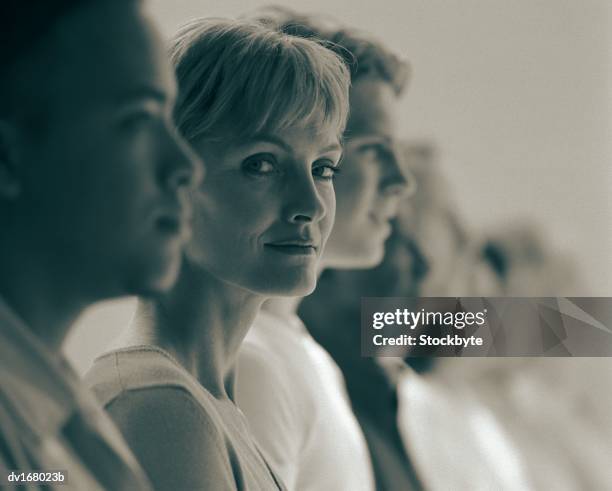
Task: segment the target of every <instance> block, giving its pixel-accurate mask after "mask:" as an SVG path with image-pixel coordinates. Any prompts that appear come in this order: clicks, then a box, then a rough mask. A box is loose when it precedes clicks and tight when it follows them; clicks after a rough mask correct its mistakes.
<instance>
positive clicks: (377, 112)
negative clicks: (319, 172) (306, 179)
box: [324, 78, 411, 268]
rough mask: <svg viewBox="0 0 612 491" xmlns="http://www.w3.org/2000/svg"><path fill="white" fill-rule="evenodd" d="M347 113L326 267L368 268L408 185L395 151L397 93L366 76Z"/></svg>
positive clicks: (354, 89)
mask: <svg viewBox="0 0 612 491" xmlns="http://www.w3.org/2000/svg"><path fill="white" fill-rule="evenodd" d="M350 103H351V112H350V117H349V122H348V126H347V131H346V135H345V142H344V165H343V167H342V175H341V176H339V177H338V179H337V181H336V183H335V186H336V198H337V200H338V209H337V212H336V222H335V225H334V230H333V233H332V235H331V237H330V239H329V243H328V245H327V248H326V250H325V257H324V266H325V267H332V268H369V267H373V266H376V265H377V264H378V263H380V261H381V260H382V258H383V256H384V244H385V240H386V239H387V237H388V236H389V233H390V232H391V225H390V221H391V219H393V218H394V217H395V216H396V215H397V211H398V206H399V203H400V200H401V199H402V196H403V195H405V194H406V190H407V187H408V186H409V184H411V183H410V182H409V181H408V179H407V176H406V175H405V174H404V172H403V171H402V169H401V168H400V166H399V162H398V160H399V159H398V156H397V152H396V136H395V131H396V126H397V124H396V112H397V109H396V107H397V96H396V95H395V93H394V91H393V89H392V87H391V85H390V84H388V83H386V82H383V81H380V80H377V79H373V78H372V79H370V78H364V79H361V80H358V81H357V82H355V83H354V84H353V86H352V88H351V93H350Z"/></svg>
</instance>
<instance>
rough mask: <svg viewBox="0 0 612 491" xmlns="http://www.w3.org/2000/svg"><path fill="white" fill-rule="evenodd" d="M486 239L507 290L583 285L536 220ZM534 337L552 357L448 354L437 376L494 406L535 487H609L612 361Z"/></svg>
mask: <svg viewBox="0 0 612 491" xmlns="http://www.w3.org/2000/svg"><path fill="white" fill-rule="evenodd" d="M484 237H485V238H484V239H483V240H482V243H481V244H482V247H481V250H482V256H481V257H482V259H483V260H484V261H485V263H487V264H489V265H490V267H491V270H492V271H493V272H494V273H495V275H496V276H497V277H498V278H499V283H500V286H501V289H502V290H501V291H502V294H503V295H505V296H513V297H519V296H520V297H524V296H528V297H550V296H562V295H576V294H577V293H579V292H580V291H581V290H582V288H581V284H582V283H581V278H580V277H579V275H578V274H577V271H578V270H577V267H576V263H575V261H574V259H573V258H572V257H571V256H568V255H567V254H565V253H564V252H563V251H562V250H561V249H560V248H559V247H558V246H557V247H555V244H553V243H552V242H551V241H550V240H548V239H547V238H546V237H545V236H544V235H543V234H542V233H541V232H540V230H539V229H538V227H537V226H536V224H534V223H532V222H531V221H530V220H522V221H521V220H518V219H517V220H515V221H513V222H511V223H509V224H507V225H504V226H499V227H497V228H496V229H494V230H489V231H487V233H486V234H485V235H484ZM495 294H496V295H499V294H498V293H497V291H496V292H495ZM527 342H528V343H529V345H532V346H538V349H540V350H542V351H544V356H539V357H530V358H523V357H511V358H482V359H481V358H463V359H452V358H447V359H442V360H440V361H439V363H438V368H437V371H436V378H437V380H438V382H440V383H442V384H443V386H444V387H445V388H446V390H450V388H453V390H454V391H455V392H456V393H457V395H458V396H460V397H461V398H462V399H463V400H471V401H473V402H472V403H473V404H474V403H478V404H479V405H480V406H481V407H484V408H487V410H489V411H491V414H493V415H494V416H495V420H496V422H497V423H498V424H499V425H500V426H501V427H502V428H503V429H504V431H505V432H506V433H507V434H508V435H511V439H512V442H513V445H514V446H515V448H516V451H517V453H518V455H520V456H521V459H522V460H523V463H524V468H525V472H526V473H527V475H528V476H529V480H530V482H531V483H532V485H533V487H534V488H535V489H538V490H540V489H541V490H545V489H560V490H568V491H569V490H576V489H608V488H609V487H610V486H611V485H612V476H611V475H610V472H609V470H608V468H607V466H608V464H607V462H609V461H610V459H611V458H612V445H610V441H612V423H611V420H610V417H609V414H610V410H611V409H612V396H611V395H610V392H609V390H607V387H609V385H610V383H611V382H612V365H611V364H610V361H609V359H608V358H573V357H570V356H571V355H570V353H568V352H567V350H565V349H564V340H563V339H560V342H559V343H558V344H557V345H555V346H551V347H549V348H548V349H546V345H545V344H544V343H543V341H542V333H541V332H539V331H535V332H533V337H532V338H531V339H529V340H527ZM565 342H567V341H565ZM570 347H571V346H570ZM606 349H607V348H605V347H604V348H603V350H604V351H606ZM547 355H552V356H555V355H557V356H558V355H561V357H552V358H551V357H548V356H547ZM406 414H408V410H407V413H406Z"/></svg>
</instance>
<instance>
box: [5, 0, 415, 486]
mask: <svg viewBox="0 0 612 491" xmlns="http://www.w3.org/2000/svg"><path fill="white" fill-rule="evenodd" d="M1 18H2V19H3V21H2V23H3V24H4V25H3V28H4V29H3V32H4V33H5V34H4V35H3V36H4V38H5V42H3V44H2V52H3V53H2V55H3V59H4V60H6V63H5V64H4V65H3V68H2V71H3V73H2V82H1V83H2V91H1V93H2V96H1V97H2V107H1V111H2V112H1V114H0V118H1V120H0V224H1V227H2V240H1V241H0V271H1V272H2V274H1V275H0V294H1V296H2V297H1V298H2V303H1V308H0V336H1V341H2V342H0V350H1V356H0V363H1V365H2V371H1V372H0V464H1V465H0V467H1V468H3V469H4V470H9V469H16V470H51V469H65V470H67V471H68V473H69V476H68V479H69V482H68V486H69V487H71V488H73V489H88V490H89V489H92V490H93V489H112V490H119V489H130V490H132V489H149V488H151V487H153V488H155V489H170V488H175V489H214V490H226V489H227V490H233V489H261V490H271V489H317V490H318V489H321V490H323V489H334V490H337V489H351V490H359V489H363V490H370V489H374V487H375V486H376V483H375V480H376V482H377V483H378V485H379V488H380V486H382V485H381V484H380V483H381V480H380V476H379V473H377V474H376V476H375V475H374V472H373V470H372V465H371V461H370V451H369V449H368V446H367V443H366V440H365V438H364V436H363V432H362V429H361V427H360V425H359V423H358V421H357V420H356V418H355V416H354V414H353V412H352V409H351V405H350V402H349V400H348V397H347V394H346V390H345V387H344V381H343V378H342V375H341V372H340V371H339V369H338V367H337V365H336V363H335V362H334V361H333V359H332V358H331V357H330V356H329V355H328V354H327V353H326V352H325V350H323V348H321V347H320V346H319V345H318V343H317V342H316V341H315V340H314V339H313V338H312V337H311V336H310V335H309V334H308V331H307V330H306V328H305V326H304V325H303V324H302V323H301V322H300V321H299V319H298V318H297V316H296V310H297V307H298V305H299V303H300V298H301V297H303V296H304V295H307V294H309V293H310V292H312V291H313V289H314V288H315V286H316V282H317V278H318V276H319V274H320V273H321V272H322V271H323V270H324V269H326V268H332V267H333V268H369V267H373V266H375V265H376V264H378V263H379V262H380V261H381V260H382V258H383V255H384V242H385V240H386V239H387V237H388V235H389V233H390V232H391V225H390V221H391V220H392V219H393V218H394V217H395V215H396V214H397V212H398V207H399V206H400V203H401V202H402V201H401V200H402V198H403V197H404V196H406V195H407V194H409V193H410V189H413V185H412V180H411V178H410V177H409V176H408V175H407V173H406V172H405V171H404V170H403V169H402V168H401V165H400V160H401V159H400V156H399V153H398V148H397V146H396V140H397V139H396V134H395V133H396V131H397V125H396V114H395V111H396V107H397V104H396V103H397V100H398V98H399V97H400V96H401V95H402V93H403V90H404V88H405V85H406V81H407V75H408V66H407V64H406V62H405V61H403V60H401V59H400V58H398V57H397V56H396V55H394V54H393V53H392V52H391V51H389V50H388V49H387V48H385V47H384V46H382V45H381V44H380V43H378V42H376V41H374V40H372V39H370V38H369V37H367V36H366V35H364V34H363V33H360V32H356V31H352V30H350V29H346V28H345V27H344V26H341V25H334V24H332V23H329V22H324V21H322V20H318V19H316V18H307V17H303V16H299V15H297V14H295V13H294V12H291V11H287V10H284V9H271V10H266V11H263V12H262V13H260V14H257V15H256V16H254V17H252V18H249V19H241V20H221V19H198V20H194V21H193V22H191V23H189V24H188V25H186V26H185V27H184V28H182V29H181V30H180V31H179V32H178V33H177V35H176V36H174V38H173V40H172V42H171V47H170V56H169V59H168V58H167V57H166V53H165V48H164V44H163V42H162V41H161V40H160V37H159V35H158V34H157V32H156V30H155V28H154V26H152V25H151V23H150V21H149V20H147V14H146V5H145V4H142V3H141V2H138V1H136V0H131V1H121V2H119V1H112V2H107V1H104V2H103V1H101V0H88V1H85V0H81V1H79V0H57V1H42V0H40V1H36V2H34V3H32V2H29V4H28V5H27V6H25V5H23V3H22V2H18V1H17V0H15V1H9V2H5V3H4V4H3V6H2V16H1ZM349 109H350V111H349ZM341 161H342V176H341V178H339V179H338V180H336V181H334V176H335V175H336V174H337V173H338V172H339V171H340V169H339V167H340V165H341ZM336 200H337V206H336ZM334 221H335V225H334ZM128 294H133V295H138V296H139V298H140V300H139V305H138V309H137V313H136V315H135V317H134V319H133V322H132V323H131V325H130V326H129V327H128V328H127V329H126V331H125V332H124V333H123V334H122V335H121V336H120V337H119V338H118V339H117V340H115V343H114V346H113V347H112V349H111V350H110V351H108V352H106V353H104V354H103V355H102V356H100V357H99V358H97V359H96V360H95V362H94V364H93V366H92V368H91V369H90V370H89V372H88V373H87V375H86V377H85V384H84V383H83V382H82V381H80V380H78V378H77V376H76V375H75V374H74V373H73V372H72V370H71V369H70V367H69V366H68V364H67V363H66V361H65V360H64V358H63V357H62V355H61V354H60V353H61V351H60V349H61V345H62V343H63V341H64V340H65V338H66V336H67V334H68V332H69V330H70V326H71V325H72V323H73V321H74V320H75V319H76V318H77V317H78V315H79V314H80V312H82V310H83V309H84V308H85V307H87V306H88V305H90V304H91V303H93V302H95V301H98V300H101V299H105V298H111V297H117V296H122V295H128ZM282 297H292V298H289V299H288V298H282ZM262 306H263V309H264V311H263V313H261V314H259V311H260V309H261V308H262ZM258 314H259V316H258ZM251 326H254V327H253V330H252V331H251V332H249V329H250V328H251ZM245 338H246V342H245V343H244V349H242V350H241V349H240V348H241V345H242V344H243V340H244V339H245ZM85 385H87V386H89V387H90V388H91V389H93V393H94V394H95V396H96V397H97V400H98V401H97V402H96V401H94V397H93V396H92V393H91V392H90V391H89V390H88V389H87V388H86V387H85ZM236 403H238V405H237V404H236ZM102 407H103V408H104V409H105V411H104V410H102ZM240 408H242V409H240ZM108 415H110V418H109V417H108ZM401 464H406V465H407V467H406V468H407V469H408V470H407V472H405V475H404V477H405V479H406V480H405V483H406V486H411V487H413V488H418V487H419V486H420V484H419V482H418V479H417V478H416V475H415V474H414V473H413V472H412V471H411V470H410V467H409V460H408V459H407V458H406V459H405V460H404V461H403V462H402V463H400V465H401ZM51 487H53V485H51ZM64 489H65V488H64ZM381 489H382V488H381Z"/></svg>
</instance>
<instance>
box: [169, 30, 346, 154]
mask: <svg viewBox="0 0 612 491" xmlns="http://www.w3.org/2000/svg"><path fill="white" fill-rule="evenodd" d="M170 57H171V60H172V62H173V64H174V66H175V69H176V75H177V80H178V86H179V96H178V100H177V104H176V108H175V120H176V124H177V127H178V128H179V131H180V132H181V133H182V134H183V136H184V137H185V138H186V139H187V140H188V141H191V142H193V141H194V140H196V139H199V138H202V137H205V138H211V139H212V138H215V139H221V140H222V139H224V136H225V135H227V133H228V132H230V133H231V135H232V136H235V137H247V136H253V135H255V134H257V133H261V132H274V131H278V130H283V129H286V128H289V127H293V126H298V127H309V128H315V129H323V128H333V129H334V130H336V131H337V134H338V136H339V137H340V136H341V134H342V132H343V131H344V127H345V125H346V119H347V116H348V107H349V106H348V91H349V85H350V75H349V71H348V68H347V67H346V65H345V64H344V62H343V61H342V60H341V59H340V57H338V56H337V55H336V54H335V53H333V52H332V51H331V50H329V49H327V48H326V47H325V46H324V45H323V44H322V43H320V42H316V41H312V40H307V39H302V38H299V37H296V36H292V35H288V34H284V33H281V32H278V31H275V30H274V29H271V28H268V27H265V26H263V25H262V24H260V23H256V22H253V21H244V20H243V21H237V20H228V19H198V20H195V21H192V22H190V23H189V24H187V25H186V26H184V27H183V28H181V29H180V30H179V32H178V33H177V34H176V36H175V37H174V38H173V40H172V44H171V48H170ZM224 132H225V133H224Z"/></svg>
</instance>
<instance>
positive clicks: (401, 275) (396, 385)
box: [299, 142, 528, 490]
mask: <svg viewBox="0 0 612 491" xmlns="http://www.w3.org/2000/svg"><path fill="white" fill-rule="evenodd" d="M402 149H403V152H402V153H403V155H402V156H403V159H402V163H403V165H404V166H406V170H407V171H409V172H411V173H412V175H414V176H415V180H416V182H417V190H416V193H415V195H414V197H412V198H411V200H410V202H404V203H402V206H400V211H399V215H398V217H397V219H396V223H395V224H394V228H393V232H392V234H391V236H390V237H389V239H388V240H387V242H386V254H385V257H384V260H383V262H382V263H381V264H380V265H379V266H378V267H376V268H374V269H370V270H361V271H358V270H328V271H326V272H325V273H324V274H323V275H322V276H321V278H320V280H319V283H318V286H317V289H316V290H315V293H314V294H313V295H311V296H309V297H307V298H306V299H305V300H304V301H303V303H302V305H301V307H300V310H299V314H300V316H301V317H302V318H303V319H304V322H306V324H307V325H308V326H309V329H310V331H311V333H312V334H313V336H314V337H315V339H317V340H318V341H319V342H321V344H322V345H323V346H324V347H325V348H326V349H328V350H329V352H330V354H331V355H332V356H333V357H334V360H335V361H336V362H337V363H338V365H339V366H340V367H341V369H342V371H343V374H344V376H345V378H346V383H347V388H348V393H349V395H350V397H351V402H352V405H353V409H354V411H355V413H356V415H357V417H358V419H359V422H360V424H361V427H362V428H363V430H364V432H365V435H366V437H367V439H368V444H369V447H370V450H371V453H372V458H373V461H374V465H375V468H376V469H377V478H378V485H379V489H391V490H402V489H411V488H410V487H409V486H412V487H413V488H415V489H418V488H419V487H422V488H424V489H498V488H499V487H500V486H501V488H502V489H528V487H526V479H525V478H524V476H523V473H522V472H523V471H522V469H521V467H520V463H518V464H516V465H515V462H514V460H512V459H514V455H515V452H514V449H513V447H512V445H511V444H510V443H509V441H508V438H507V435H506V434H505V433H504V432H503V431H502V430H501V429H500V427H499V425H498V424H497V423H496V422H495V421H494V419H493V418H492V417H491V416H490V415H489V414H488V413H487V411H486V410H481V409H480V408H478V407H477V406H476V409H477V411H478V416H479V417H478V418H474V419H473V421H472V419H470V418H472V416H471V415H473V414H475V409H474V407H472V406H468V405H465V404H463V401H462V399H461V398H460V397H459V396H457V395H453V394H451V393H449V391H448V390H446V388H445V387H444V386H439V385H438V384H437V382H436V379H435V378H433V379H432V378H431V374H432V371H433V372H435V370H436V360H435V359H434V358H431V357H430V356H428V355H431V353H428V352H427V351H425V350H424V349H419V351H418V352H417V351H412V352H410V353H408V352H406V355H407V358H406V362H404V361H403V360H402V359H401V358H399V357H387V356H384V353H383V352H381V353H380V355H381V356H380V357H375V358H366V357H362V356H361V346H360V343H361V334H360V326H361V322H360V317H361V305H360V298H361V297H367V296H370V297H415V296H419V295H428V294H429V295H433V294H434V293H433V290H434V289H435V288H440V289H444V291H445V293H446V292H447V291H450V290H452V291H454V292H460V291H461V290H468V289H469V291H470V292H472V294H476V295H477V294H478V293H477V292H478V290H477V288H479V286H478V285H480V284H489V283H492V284H493V285H495V286H496V283H495V280H494V275H492V274H491V273H490V272H488V271H487V270H486V269H483V270H482V271H481V268H477V269H474V268H471V267H470V265H471V264H476V261H477V260H478V259H479V257H478V255H477V252H478V247H476V244H477V242H476V241H475V240H474V239H472V238H471V235H470V232H469V231H468V230H467V229H466V228H465V227H464V226H463V225H462V221H460V220H459V219H458V218H456V215H455V213H456V211H455V210H456V206H455V203H454V201H453V200H452V195H451V194H450V189H449V187H448V186H447V185H446V182H445V179H444V175H443V174H442V173H441V171H440V168H439V166H438V162H437V160H436V159H437V157H436V152H435V150H434V147H433V145H432V144H431V143H429V142H405V143H404V144H403V145H402ZM433 242H436V243H435V244H433ZM430 246H431V247H430ZM474 274H477V275H480V276H482V279H484V281H483V280H482V279H481V280H480V281H476V280H475V278H474ZM430 275H431V276H430ZM416 301H417V299H414V302H415V305H416ZM431 329H435V326H434V327H431ZM492 419H493V422H492V423H491V420H492ZM481 420H485V422H486V423H487V431H488V435H489V436H490V439H491V441H492V442H494V445H495V448H496V451H493V450H490V451H489V449H485V447H482V446H481V445H480V442H479V441H476V442H475V441H474V439H473V435H474V434H475V428H477V427H478V426H479V424H480V421H481ZM464 455H466V456H467V455H469V456H471V457H473V461H472V462H471V463H469V465H468V464H467V463H466V460H465V459H464V458H463V457H462V456H464ZM500 458H503V461H504V462H506V472H499V471H498V470H497V467H498V459H500ZM491 459H492V460H491ZM409 483H410V484H409ZM512 486H514V488H513V487H512Z"/></svg>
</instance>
